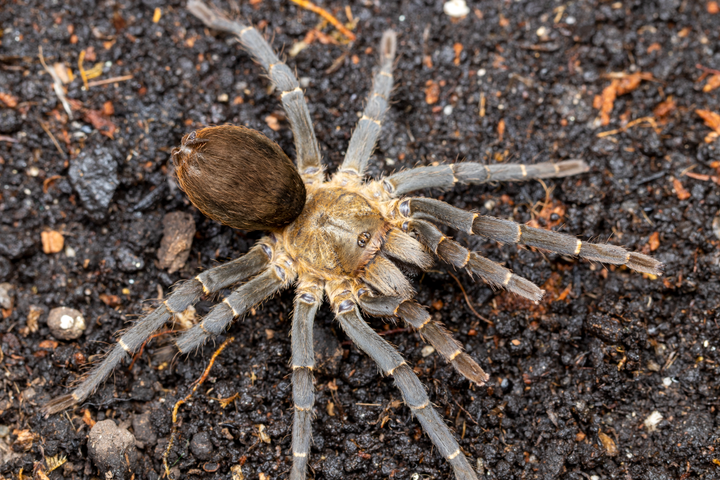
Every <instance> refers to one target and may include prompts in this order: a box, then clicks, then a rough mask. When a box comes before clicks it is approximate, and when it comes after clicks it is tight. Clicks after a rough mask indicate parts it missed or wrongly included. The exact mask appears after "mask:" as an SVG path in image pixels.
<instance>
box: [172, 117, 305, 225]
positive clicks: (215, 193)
mask: <svg viewBox="0 0 720 480" xmlns="http://www.w3.org/2000/svg"><path fill="white" fill-rule="evenodd" d="M172 159H173V163H174V164H175V173H176V176H177V180H178V183H179V184H180V188H182V189H183V191H184V192H185V193H186V194H187V196H188V197H189V198H190V201H191V202H192V203H193V205H195V206H196V207H197V208H198V209H199V210H200V211H201V212H202V213H203V214H205V215H206V216H208V217H210V218H212V219H213V220H216V221H218V222H220V223H223V224H225V225H228V226H230V227H233V228H238V229H243V230H274V229H277V228H281V227H284V226H285V225H287V224H288V223H290V222H292V221H293V220H295V219H296V218H297V217H298V215H300V213H301V212H302V209H303V207H304V206H305V198H306V192H305V185H304V184H303V181H302V178H300V174H299V173H298V171H297V169H296V168H295V165H293V163H292V161H291V160H290V159H289V158H288V157H287V155H285V152H283V151H282V149H281V148H280V146H279V145H278V144H276V143H275V142H273V141H272V140H270V139H269V138H267V137H266V136H265V135H263V134H261V133H260V132H258V131H255V130H252V129H249V128H245V127H240V126H234V125H222V126H217V127H207V128H203V129H201V130H197V131H195V132H191V133H189V134H187V135H185V137H183V139H182V145H181V146H180V147H177V148H175V149H173V151H172Z"/></svg>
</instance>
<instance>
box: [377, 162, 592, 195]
mask: <svg viewBox="0 0 720 480" xmlns="http://www.w3.org/2000/svg"><path fill="white" fill-rule="evenodd" d="M588 169H589V167H588V165H587V163H585V162H584V161H583V160H565V161H562V162H558V163H552V162H545V163H536V164H534V165H524V164H518V163H508V164H506V165H484V164H482V163H474V162H466V163H453V164H450V165H438V166H437V167H418V168H412V169H410V170H404V171H402V172H398V173H396V174H394V175H390V176H389V177H388V178H386V179H385V181H384V184H383V186H384V187H385V190H386V191H387V192H388V193H392V194H394V195H395V196H400V195H405V194H406V193H409V192H414V191H415V190H422V189H424V188H451V187H453V186H454V185H455V184H456V183H463V184H471V185H476V184H480V183H487V182H511V181H522V180H532V179H534V178H559V177H568V176H570V175H577V174H579V173H584V172H587V171H588Z"/></svg>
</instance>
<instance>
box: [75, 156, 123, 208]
mask: <svg viewBox="0 0 720 480" xmlns="http://www.w3.org/2000/svg"><path fill="white" fill-rule="evenodd" d="M113 153H114V151H113V150H111V149H109V148H107V147H105V146H102V145H86V146H85V148H84V149H83V150H82V151H81V152H80V154H79V155H78V156H77V157H76V158H75V159H74V160H72V161H71V162H70V170H69V171H68V176H69V177H70V183H72V186H73V188H75V191H76V192H77V193H78V195H79V196H80V200H81V201H82V203H83V205H84V207H85V210H86V211H87V212H88V213H89V214H90V217H91V218H92V219H93V220H96V221H100V220H104V219H105V217H106V216H107V210H108V207H109V206H110V202H111V201H112V197H113V195H114V194H115V189H116V188H117V186H118V185H119V184H120V181H119V179H118V174H117V168H118V167H117V161H116V160H115V158H114V156H113Z"/></svg>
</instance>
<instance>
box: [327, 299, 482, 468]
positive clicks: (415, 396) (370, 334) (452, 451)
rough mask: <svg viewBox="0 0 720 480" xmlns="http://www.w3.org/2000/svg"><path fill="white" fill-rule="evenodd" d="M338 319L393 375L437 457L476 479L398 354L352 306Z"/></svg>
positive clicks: (348, 333) (387, 372)
mask: <svg viewBox="0 0 720 480" xmlns="http://www.w3.org/2000/svg"><path fill="white" fill-rule="evenodd" d="M337 318H338V321H339V322H340V325H341V326H342V328H343V330H344V331H345V333H346V334H347V335H348V337H350V340H352V342H353V343H354V344H355V345H357V347H358V348H359V349H360V350H362V351H364V352H365V353H366V354H367V355H368V356H369V357H370V358H372V359H373V360H374V361H375V363H377V365H378V366H379V367H380V369H381V370H382V371H383V372H384V373H386V374H388V375H392V376H393V378H394V379H395V385H396V386H397V387H398V389H399V390H400V392H401V393H402V396H403V400H404V401H405V403H406V404H407V405H408V406H409V407H410V409H411V411H412V413H413V414H414V415H415V416H416V417H417V419H418V421H419V422H420V424H421V425H422V427H423V429H424V430H425V432H426V433H427V434H428V436H429V437H430V439H431V440H432V442H433V443H434V444H435V446H436V447H437V449H438V451H439V452H440V454H441V455H442V456H443V457H445V459H447V460H448V462H449V463H450V465H451V466H452V467H453V470H454V471H455V476H456V478H457V479H460V480H477V476H476V475H475V472H474V470H473V469H472V467H471V466H470V464H469V463H468V461H467V458H466V457H465V455H464V454H463V453H462V452H461V451H460V445H458V443H457V441H456V440H455V437H454V436H453V434H452V432H451V431H450V429H449V428H448V427H447V425H445V422H444V421H443V420H442V418H441V417H440V415H438V413H437V412H436V411H435V409H434V408H433V407H432V405H431V404H430V399H429V398H428V396H427V393H426V392H425V388H424V387H423V385H422V383H420V380H419V379H418V378H417V376H416V375H415V373H413V371H412V369H411V368H410V366H408V365H407V364H406V363H405V361H404V360H403V359H402V357H401V356H400V354H399V353H397V351H396V350H395V349H394V348H393V347H392V346H391V345H390V344H389V343H387V342H386V341H385V340H384V339H383V338H382V337H381V336H380V335H378V334H377V333H376V332H375V331H374V330H373V329H372V328H370V327H369V326H368V324H367V323H365V321H364V320H363V319H362V318H361V317H360V313H359V312H358V310H357V307H356V306H355V305H354V304H353V306H352V308H351V309H349V310H347V311H345V312H341V313H338V315H337Z"/></svg>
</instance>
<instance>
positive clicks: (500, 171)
mask: <svg viewBox="0 0 720 480" xmlns="http://www.w3.org/2000/svg"><path fill="white" fill-rule="evenodd" d="M188 8H189V10H190V11H191V12H192V13H193V14H194V15H195V16H196V17H198V18H199V19H200V20H202V21H203V22H204V23H205V24H206V25H207V26H208V27H210V28H213V29H216V30H220V31H224V32H228V33H231V34H233V35H235V36H237V37H238V39H239V41H240V43H241V45H242V47H243V48H244V49H245V50H247V51H248V53H249V54H250V55H252V56H253V57H254V59H255V60H256V61H257V62H258V63H260V64H261V65H262V67H263V68H264V69H265V72H266V73H267V75H268V76H269V78H270V80H271V81H272V83H273V85H274V86H275V87H276V88H277V89H278V90H279V91H280V92H281V93H280V97H281V100H282V104H283V107H284V108H285V111H286V113H287V116H288V119H289V120H290V125H291V128H292V132H293V136H294V141H295V150H296V153H297V159H296V162H297V167H295V165H294V164H293V163H292V162H291V160H290V159H289V158H288V157H287V156H286V155H285V153H284V152H283V151H282V149H281V148H280V147H279V146H278V145H277V144H275V143H274V142H272V141H271V140H269V139H268V138H266V137H265V136H263V135H262V134H260V133H259V132H257V131H254V130H251V129H248V128H244V127H240V126H231V125H225V126H215V127H207V128H203V129H201V130H198V131H195V132H192V133H189V134H188V135H185V137H184V138H183V139H182V144H181V146H180V147H178V148H176V149H174V150H173V152H172V159H173V162H174V164H175V167H176V175H177V179H178V182H179V184H180V186H181V187H182V189H183V190H184V191H185V192H186V194H187V195H188V197H189V198H190V200H191V201H192V203H193V204H194V205H195V206H196V207H197V208H198V209H199V210H200V211H201V212H203V213H204V214H205V215H207V216H208V217H210V218H212V219H214V220H216V221H219V222H221V223H223V224H225V225H228V226H230V227H233V228H238V229H245V230H264V231H267V232H268V234H267V236H265V237H263V238H262V239H261V240H259V241H258V243H257V244H256V245H255V246H254V247H253V248H252V249H251V250H250V251H249V252H248V253H247V254H246V255H244V256H242V257H240V258H238V259H236V260H233V261H231V262H229V263H226V264H224V265H220V266H218V267H215V268H212V269H210V270H207V271H204V272H203V273H201V274H199V275H197V276H196V277H195V278H193V279H190V280H187V281H185V282H183V283H180V284H179V285H178V286H177V287H176V288H175V290H174V292H173V293H172V295H170V296H169V297H168V298H167V300H165V301H164V302H163V303H162V305H160V306H159V307H158V308H157V309H156V310H155V311H153V312H152V313H150V314H149V315H148V316H147V317H145V318H143V319H142V320H140V321H139V322H137V323H136V324H135V325H134V326H133V327H132V328H131V329H130V330H129V331H127V332H126V333H125V334H124V335H122V336H121V337H120V339H119V340H118V341H117V345H116V346H115V347H114V348H113V349H112V350H111V351H110V352H109V354H108V355H107V356H106V357H105V359H104V360H103V361H102V362H101V363H100V364H99V365H98V366H97V367H96V368H95V369H94V370H93V371H92V372H91V373H90V374H89V375H88V376H87V377H86V378H85V380H84V381H83V382H82V383H81V384H80V385H79V386H78V387H77V388H76V389H75V390H73V392H72V393H70V394H69V395H65V396H62V397H59V398H56V399H54V400H52V401H51V402H49V403H48V404H47V405H46V406H45V407H44V411H45V413H46V414H53V413H56V412H59V411H61V410H63V409H65V408H68V407H70V406H72V405H74V404H77V403H79V402H82V401H84V400H85V399H86V398H88V396H90V395H91V394H92V393H93V391H94V390H95V389H96V388H97V387H98V386H99V385H100V384H101V383H102V382H104V381H105V379H106V378H107V377H108V375H109V374H110V373H111V372H112V371H113V369H114V368H115V367H116V366H117V365H118V364H119V363H120V362H121V361H122V360H123V359H124V358H126V357H127V356H128V355H132V354H133V353H134V352H136V351H137V350H138V349H139V348H140V347H141V345H142V344H143V342H144V341H145V340H146V339H147V338H148V337H149V336H150V335H152V334H153V332H155V331H156V330H158V329H159V328H160V327H162V326H163V324H165V323H166V322H167V321H168V320H170V319H171V317H172V316H173V315H175V314H178V313H181V312H183V311H184V310H185V309H186V308H188V307H189V306H191V305H193V304H194V303H195V302H197V301H198V300H199V299H200V298H201V297H202V296H203V295H204V294H211V293H214V292H218V291H220V290H221V289H224V288H226V287H230V286H232V285H236V284H240V286H239V287H237V288H235V290H234V291H233V292H232V293H231V294H230V295H229V296H227V297H226V298H225V299H224V300H223V301H222V302H221V303H219V304H217V305H216V306H215V307H213V308H212V309H211V310H210V312H209V313H208V315H207V316H205V318H203V319H202V321H201V322H200V323H198V324H196V325H195V326H193V327H191V328H190V329H189V330H186V331H184V332H183V333H182V334H181V335H180V336H179V337H178V338H177V340H176V344H177V347H178V349H179V351H180V352H182V353H187V352H191V351H193V350H195V349H197V348H198V347H200V346H202V345H203V344H204V343H205V342H206V341H207V340H208V339H212V338H214V337H216V336H218V335H220V334H222V333H223V332H224V331H225V330H226V328H227V327H228V326H229V325H230V324H231V323H232V322H233V320H234V319H236V318H238V317H242V316H243V315H245V314H246V313H247V312H248V311H249V310H250V309H251V308H252V307H253V306H255V305H257V304H259V303H261V302H262V301H263V300H265V299H267V298H268V297H270V296H272V295H273V294H275V293H276V292H279V291H280V290H282V289H284V288H287V287H290V286H294V287H295V291H296V297H295V301H294V316H293V320H292V327H291V335H292V342H291V343H292V359H291V366H292V386H293V402H294V407H295V414H294V424H293V434H292V454H293V466H292V471H291V473H290V479H291V480H303V479H305V474H306V467H307V464H308V455H309V453H310V442H311V438H312V435H311V428H312V426H311V424H312V416H313V413H312V412H313V404H314V393H313V368H314V366H315V359H314V358H315V357H314V353H313V321H314V317H315V314H316V312H317V310H318V308H319V307H320V306H321V304H322V302H323V300H324V299H325V298H327V299H328V302H329V304H330V306H331V308H332V309H333V311H334V313H335V315H336V318H337V321H338V323H339V324H340V326H341V327H342V329H343V330H344V331H345V333H346V334H347V336H348V337H349V338H350V339H351V340H352V342H353V343H354V344H355V345H357V347H358V348H359V349H360V350H362V351H364V352H365V353H366V354H367V355H369V356H370V357H371V358H372V359H373V360H374V361H375V362H376V363H377V365H378V366H379V368H380V370H382V372H383V373H384V374H386V375H390V376H392V377H393V378H394V380H395V383H396V385H397V387H398V388H399V390H400V391H401V393H402V397H403V399H404V401H405V403H406V404H407V405H408V406H409V407H410V409H411V411H412V413H413V414H414V416H415V417H417V419H418V421H419V422H420V424H421V425H422V427H423V429H424V430H425V432H427V434H428V435H429V437H430V439H431V440H432V442H433V443H434V444H435V446H436V447H437V449H438V451H439V452H440V454H442V456H443V457H445V458H446V459H447V461H448V462H449V463H450V465H451V466H452V468H453V470H454V473H455V477H456V478H457V479H458V480H476V479H477V477H476V474H475V472H474V470H473V469H472V467H471V466H470V464H469V462H468V460H467V458H466V457H465V455H464V453H463V452H462V451H461V449H460V446H459V445H458V443H457V441H456V440H455V438H454V436H453V434H452V433H451V431H450V429H449V428H448V427H447V426H446V425H445V423H444V421H443V419H442V418H441V417H440V415H439V414H438V413H437V411H436V410H435V409H434V408H433V407H432V405H431V403H430V399H429V398H428V395H427V394H426V392H425V389H424V387H423V385H422V383H421V382H420V380H419V379H418V377H417V376H416V375H415V373H414V372H413V370H412V368H411V367H410V366H409V365H408V364H407V363H406V362H405V360H403V358H402V357H401V356H400V354H399V353H398V352H397V351H396V350H395V348H393V347H392V346H391V345H390V344H389V343H388V342H386V341H385V340H384V339H383V338H382V337H381V336H380V335H378V334H377V333H376V332H375V331H374V330H373V329H372V328H370V326H369V325H368V324H367V323H366V322H365V321H364V320H363V317H362V315H361V311H362V312H364V313H365V314H368V315H371V316H377V317H396V318H399V319H401V320H402V321H404V322H405V323H406V324H407V325H408V326H409V327H411V328H412V329H414V330H416V331H418V332H419V333H420V334H421V336H422V337H423V338H424V339H425V340H426V341H427V342H429V343H430V344H431V345H432V346H433V347H434V348H435V350H436V351H437V352H438V353H440V354H441V355H442V356H443V357H444V358H445V359H446V360H447V361H448V362H450V363H451V364H452V365H453V366H454V367H455V369H456V370H457V371H458V373H460V374H461V375H462V376H464V377H465V378H467V379H468V380H470V381H471V382H474V383H476V384H477V385H483V384H484V383H485V382H486V381H487V380H488V375H487V374H486V373H485V372H484V371H483V369H482V368H481V367H480V366H479V365H478V364H477V363H476V361H475V360H474V359H472V358H471V357H470V356H469V355H468V354H467V353H465V352H463V350H462V348H461V346H460V344H459V343H458V342H457V341H456V340H455V339H453V338H452V336H451V335H450V333H449V332H448V331H447V330H446V329H445V328H444V327H443V326H442V325H441V324H439V323H438V322H436V321H434V320H433V319H432V317H431V316H430V314H429V313H428V311H427V309H426V308H425V307H423V306H421V305H420V304H419V303H417V302H416V301H415V300H414V299H413V297H414V291H413V287H412V285H411V284H410V282H409V281H408V279H407V278H406V276H405V275H404V274H403V273H402V270H401V268H402V267H403V265H408V264H409V265H414V266H415V267H417V268H419V269H422V270H427V269H428V268H429V267H430V266H431V265H432V263H433V255H434V256H436V257H437V258H439V259H440V260H443V261H444V262H446V263H448V264H450V265H451V266H453V267H455V268H458V269H465V270H467V271H468V272H469V273H470V274H471V275H477V276H478V277H480V278H482V279H484V280H485V281H486V282H488V283H489V284H491V285H493V286H497V287H503V288H505V289H507V290H509V291H511V292H514V293H516V294H518V295H520V296H522V297H525V298H528V299H530V300H533V301H536V302H537V301H539V300H540V299H541V298H542V296H543V293H544V291H543V290H542V289H540V288H539V287H537V286H536V285H534V284H533V283H531V282H530V281H528V280H526V279H524V278H522V277H519V276H518V275H515V274H513V273H512V272H511V271H510V270H509V269H507V268H505V267H503V266H501V265H499V264H497V263H495V262H492V261H491V260H489V259H487V258H484V257H482V256H480V255H479V254H477V253H476V252H472V251H469V250H467V249H466V248H465V247H463V246H462V245H460V244H459V243H457V242H455V241H453V240H451V239H450V238H448V237H447V236H445V235H444V234H443V233H442V232H441V231H440V230H439V229H438V225H441V226H444V227H449V228H451V229H455V230H459V231H462V232H465V233H468V234H471V235H479V236H482V237H485V238H487V239H490V240H495V241H498V242H504V243H517V244H522V245H527V246H532V247H537V248H541V249H544V250H549V251H551V252H557V253H560V254H564V255H570V256H579V257H583V258H586V259H588V260H591V261H596V262H603V263H610V264H615V265H627V266H628V267H630V268H632V269H634V270H637V271H639V272H645V273H650V274H655V275H659V274H660V270H661V268H662V265H661V263H660V262H658V261H657V260H655V259H653V258H651V257H649V256H646V255H643V254H640V253H635V252H628V251H626V250H625V249H623V248H621V247H618V246H613V245H601V244H593V243H586V242H582V241H580V240H578V239H577V238H575V237H573V236H570V235H565V234H561V233H556V232H553V231H547V230H543V229H538V228H531V227H528V226H526V225H521V224H518V223H515V222H512V221H509V220H503V219H498V218H493V217H488V216H484V215H479V214H477V213H472V212H468V211H465V210H461V209H459V208H456V207H453V206H451V205H449V204H447V203H444V202H442V201H439V200H435V199H432V198H425V197H414V196H410V197H408V196H406V195H407V194H409V193H411V192H415V191H417V190H423V189H427V188H450V187H452V186H454V185H456V184H458V183H460V184H480V183H486V182H490V181H521V180H529V179H541V178H553V177H565V176H569V175H576V174H579V173H583V172H586V171H587V170H588V166H587V164H586V163H585V162H584V161H582V160H568V161H562V162H558V163H550V162H548V163H539V164H534V165H522V164H505V165H484V164H481V163H474V162H464V163H456V164H448V165H439V166H426V167H418V168H413V169H410V170H405V171H401V172H399V173H395V174H393V175H390V176H388V177H386V178H381V179H379V180H365V178H364V172H365V169H366V167H367V164H368V161H369V159H370V156H371V153H372V150H373V148H374V146H375V142H376V140H377V138H378V134H379V133H380V129H381V124H382V120H383V117H384V114H385V111H386V109H387V108H388V97H389V95H390V92H391V90H392V86H393V76H392V68H393V61H394V58H395V51H396V35H395V33H394V32H393V31H390V30H389V31H386V32H385V33H384V34H383V36H382V40H381V44H380V49H379V52H380V64H379V68H378V70H377V72H376V73H375V75H374V79H373V86H372V90H371V92H370V95H369V97H368V100H367V105H366V107H365V109H364V112H363V115H362V117H361V118H360V120H359V122H358V125H357V128H356V129H355V131H354V133H353V135H352V138H351V140H350V143H349V146H348V149H347V152H346V155H345V159H344V161H343V163H342V164H341V166H340V168H339V170H338V171H337V172H336V173H335V174H334V175H333V176H331V177H329V178H326V175H325V172H324V169H323V165H322V162H321V159H320V153H319V149H318V144H317V140H316V138H315V133H314V131H313V127H312V123H311V120H310V115H309V112H308V109H307V105H306V103H305V99H304V95H303V91H302V90H301V89H300V86H299V84H298V81H297V79H296V78H295V76H294V75H293V73H292V72H291V70H290V68H289V67H287V66H286V65H285V64H284V63H283V62H281V61H280V60H279V59H278V57H277V56H276V55H275V53H274V52H273V50H272V48H271V47H270V45H269V44H268V43H267V42H266V41H265V40H264V39H263V37H262V35H261V34H260V33H258V31H257V30H255V29H254V28H253V27H250V26H246V25H243V24H242V23H239V22H236V21H232V20H229V19H227V18H225V17H224V16H222V15H221V14H220V13H218V12H216V11H214V10H211V9H210V8H209V7H208V6H207V5H205V4H204V3H202V1H201V0H190V2H189V3H188Z"/></svg>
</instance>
